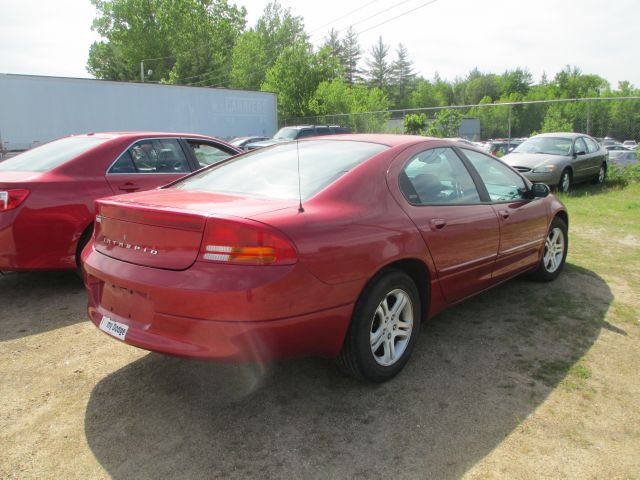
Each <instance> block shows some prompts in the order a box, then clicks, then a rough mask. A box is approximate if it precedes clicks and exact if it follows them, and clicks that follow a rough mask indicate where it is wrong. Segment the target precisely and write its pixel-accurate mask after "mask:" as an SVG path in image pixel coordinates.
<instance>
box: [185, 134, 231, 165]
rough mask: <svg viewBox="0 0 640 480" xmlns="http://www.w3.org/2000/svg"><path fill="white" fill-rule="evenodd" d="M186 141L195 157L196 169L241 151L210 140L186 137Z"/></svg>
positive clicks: (188, 149) (188, 148)
mask: <svg viewBox="0 0 640 480" xmlns="http://www.w3.org/2000/svg"><path fill="white" fill-rule="evenodd" d="M184 142H185V145H186V147H187V151H188V152H189V153H190V154H191V156H192V158H193V162H194V164H195V166H196V169H200V168H203V167H208V166H209V165H213V164H216V163H219V162H222V161H223V160H226V159H227V158H229V157H232V156H233V155H237V154H238V153H241V152H240V151H239V150H233V149H231V148H229V146H227V145H224V144H222V143H216V142H212V141H210V140H204V139H199V138H185V139H184Z"/></svg>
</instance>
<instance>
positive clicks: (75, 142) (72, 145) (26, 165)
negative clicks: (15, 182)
mask: <svg viewBox="0 0 640 480" xmlns="http://www.w3.org/2000/svg"><path fill="white" fill-rule="evenodd" d="M107 140H109V139H108V138H100V137H66V138H61V139H60V140H54V141H53V142H49V143H45V144H44V145H42V146H40V147H37V148H34V149H31V150H27V151H26V152H24V153H21V154H20V155H16V156H15V157H13V158H10V159H8V160H5V161H4V162H1V163H0V170H10V171H17V172H46V171H49V170H52V169H54V168H56V167H58V166H60V165H62V164H63V163H65V162H67V161H69V160H71V159H72V158H74V157H77V156H78V155H80V154H81V153H84V152H86V151H87V150H90V149H91V148H93V147H95V146H98V145H100V144H101V143H103V142H106V141H107Z"/></svg>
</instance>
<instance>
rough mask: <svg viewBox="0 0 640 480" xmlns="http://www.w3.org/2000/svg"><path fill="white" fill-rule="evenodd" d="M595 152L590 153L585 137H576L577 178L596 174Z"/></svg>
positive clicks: (574, 174) (574, 144)
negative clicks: (594, 171) (593, 161)
mask: <svg viewBox="0 0 640 480" xmlns="http://www.w3.org/2000/svg"><path fill="white" fill-rule="evenodd" d="M593 156H594V155H593V154H589V152H588V150H587V144H586V143H585V142H584V138H583V137H576V138H575V139H574V141H573V160H572V161H571V164H572V165H573V178H574V179H576V180H584V179H585V178H586V177H589V176H591V175H594V174H595V173H593V172H592V169H593V167H592V165H591V164H592V159H593Z"/></svg>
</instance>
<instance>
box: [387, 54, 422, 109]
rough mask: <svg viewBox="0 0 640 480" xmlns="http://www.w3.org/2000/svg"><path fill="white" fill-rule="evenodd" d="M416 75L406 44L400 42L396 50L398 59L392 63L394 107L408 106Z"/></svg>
mask: <svg viewBox="0 0 640 480" xmlns="http://www.w3.org/2000/svg"><path fill="white" fill-rule="evenodd" d="M415 77H416V74H415V73H414V72H413V62H411V60H409V52H408V51H407V49H406V48H405V47H404V45H402V44H399V45H398V49H397V50H396V60H395V61H394V62H393V63H392V64H391V88H392V96H393V103H394V108H407V107H408V105H409V96H410V94H411V90H413V88H412V87H413V85H414V80H415Z"/></svg>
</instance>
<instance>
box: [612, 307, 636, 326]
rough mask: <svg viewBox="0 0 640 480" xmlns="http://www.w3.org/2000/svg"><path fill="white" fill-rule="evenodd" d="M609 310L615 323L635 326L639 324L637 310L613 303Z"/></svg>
mask: <svg viewBox="0 0 640 480" xmlns="http://www.w3.org/2000/svg"><path fill="white" fill-rule="evenodd" d="M611 310H612V313H613V315H614V317H615V318H616V321H618V322H621V323H630V324H637V323H639V322H640V314H639V313H638V309H637V308H635V307H634V306H633V305H629V304H628V303H624V302H613V304H612V305H611Z"/></svg>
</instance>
